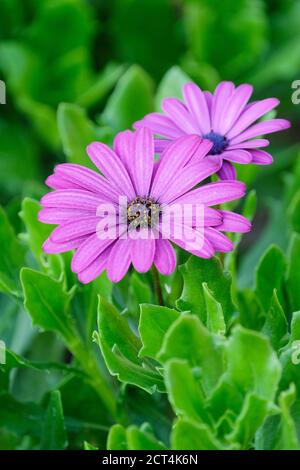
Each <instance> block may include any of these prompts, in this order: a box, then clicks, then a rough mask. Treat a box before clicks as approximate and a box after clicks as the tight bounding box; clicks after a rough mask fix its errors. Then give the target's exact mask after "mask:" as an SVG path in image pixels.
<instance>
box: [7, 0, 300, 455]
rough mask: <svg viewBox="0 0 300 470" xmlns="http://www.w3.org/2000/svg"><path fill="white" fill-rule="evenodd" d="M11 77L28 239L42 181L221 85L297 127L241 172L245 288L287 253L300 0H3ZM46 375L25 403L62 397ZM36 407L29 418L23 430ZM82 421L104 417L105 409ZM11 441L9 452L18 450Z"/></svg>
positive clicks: (295, 222) (14, 176)
mask: <svg viewBox="0 0 300 470" xmlns="http://www.w3.org/2000/svg"><path fill="white" fill-rule="evenodd" d="M0 79H1V80H3V81H4V82H5V84H6V104H3V105H0V203H1V205H3V206H4V208H5V210H6V212H7V215H8V217H9V220H10V222H11V224H12V225H13V226H14V228H15V230H16V232H17V233H20V232H23V231H24V226H23V225H22V220H21V218H20V217H19V215H18V214H19V212H20V210H21V203H22V200H23V198H24V197H26V196H29V197H33V198H35V199H37V198H39V197H40V196H41V195H42V194H43V193H44V192H45V191H46V187H45V186H44V183H43V181H44V179H45V178H46V177H47V176H48V175H49V174H50V173H51V172H52V169H53V166H54V165H55V163H57V162H63V161H70V162H77V163H81V164H85V165H90V163H89V161H88V158H87V156H86V154H85V147H86V145H87V144H88V143H89V142H91V141H92V140H102V141H103V142H106V143H108V144H110V143H111V141H112V139H113V137H114V135H115V134H116V133H117V132H118V131H120V130H123V129H126V128H130V127H131V125H132V123H133V122H134V121H135V120H137V119H140V118H141V117H143V116H144V114H146V113H148V112H150V111H153V110H155V109H156V110H159V108H160V101H161V98H163V97H165V96H178V97H180V96H181V87H182V84H183V83H185V82H186V81H188V80H193V81H195V82H196V83H198V84H199V85H200V86H201V87H202V88H204V89H208V90H213V89H214V87H215V86H216V84H217V83H218V82H219V81H220V80H232V81H234V82H235V84H240V83H243V82H249V83H251V84H253V85H254V89H255V92H254V97H253V99H262V98H267V97H271V96H276V97H278V98H279V99H280V100H281V105H280V106H279V108H278V111H277V112H278V116H279V117H284V118H287V119H290V120H291V121H292V128H291V129H290V130H289V131H287V132H284V133H282V134H281V135H272V136H271V142H272V145H271V148H270V152H271V153H272V155H273V156H274V161H275V163H274V164H273V165H272V166H270V167H258V166H251V165H247V166H246V167H242V166H240V167H239V169H238V173H239V177H240V178H241V179H242V180H243V181H245V182H246V183H247V184H248V187H249V189H251V188H255V189H256V190H257V194H258V209H257V214H256V217H255V220H254V229H253V231H252V232H251V234H249V235H247V237H245V239H244V241H243V243H242V246H241V253H242V254H243V256H241V257H240V260H239V261H240V262H239V280H238V281H239V284H240V286H242V287H248V286H249V285H251V283H252V280H253V272H254V270H255V267H256V265H257V262H258V259H259V258H260V256H261V254H262V253H263V252H264V250H265V249H266V247H267V246H268V245H269V244H270V243H277V244H278V245H279V246H280V247H282V248H285V247H286V245H287V240H288V237H289V234H290V231H291V230H294V231H296V232H300V192H299V191H300V159H299V147H300V142H299V135H298V134H299V117H300V104H299V105H296V104H293V103H292V100H291V96H292V93H293V91H294V90H293V89H292V83H293V81H294V80H297V79H300V1H298V0H295V1H293V0H239V1H237V0H219V1H218V0H1V2H0ZM53 269H54V268H53ZM0 309H1V310H0V316H1V322H0V337H1V338H4V339H5V340H6V342H7V344H8V345H9V346H10V347H11V349H13V350H14V351H15V352H17V353H22V354H26V355H27V356H29V357H31V358H37V359H39V360H41V359H48V357H50V358H51V359H54V360H56V359H57V358H59V359H61V356H62V354H65V351H64V348H63V347H62V346H61V343H60V341H59V340H58V339H57V338H55V337H53V335H52V334H51V333H49V332H46V333H43V334H41V335H36V332H35V330H33V329H32V328H31V325H30V320H29V318H28V317H27V316H26V315H24V312H23V314H20V313H19V314H18V315H17V314H16V312H17V310H18V309H17V308H16V306H15V304H13V303H12V302H10V301H9V299H8V297H4V296H1V294H0ZM65 359H66V361H67V360H68V358H65ZM34 377H35V376H34V373H33V372H32V377H31V376H29V377H28V376H26V380H23V381H22V372H21V375H20V377H19V379H18V382H15V389H14V395H15V396H16V397H17V398H19V399H21V400H28V399H30V400H33V401H35V400H37V401H38V400H39V399H40V398H41V397H42V396H43V393H44V392H45V390H48V389H50V388H51V381H50V382H49V380H48V381H47V380H46V381H45V382H43V383H39V385H35V386H34V387H33V385H32V383H35V382H32V381H34ZM31 379H32V381H31ZM51 380H52V381H53V382H55V377H54V378H53V377H52V378H51ZM75 386H76V384H75ZM68 387H69V388H70V389H73V388H74V383H72V384H71V385H70V384H68V383H67V384H66V385H65V386H63V387H62V388H61V392H62V394H65V395H66V396H67V397H68V401H66V402H65V404H64V407H65V408H66V407H68V408H67V409H66V410H65V411H66V412H67V414H69V415H71V416H72V413H73V412H74V410H76V412H77V410H78V407H79V408H80V406H79V405H78V403H77V402H76V401H74V403H72V400H70V396H72V393H70V390H69V389H68ZM89 393H91V392H90V391H88V392H87V396H88V394H89ZM126 393H127V392H126ZM126 393H125V392H124V395H125V394H126ZM134 393H135V395H134V394H132V397H131V398H129V397H126V399H127V400H128V401H129V402H130V400H131V402H134V401H136V404H139V403H140V404H141V406H142V407H143V405H144V398H143V397H142V398H139V392H138V391H136V392H134ZM123 398H124V397H123ZM92 399H94V397H93V396H92V397H90V400H92ZM88 400H89V398H88V399H86V397H85V403H87V402H88ZM124 400H125V399H124ZM139 400H140V401H139ZM7 406H8V407H9V406H10V405H9V404H8V405H7ZM124 406H125V405H124ZM157 406H158V405H157ZM72 407H73V408H72ZM154 408H155V407H154ZM31 411H32V410H31V409H26V410H23V409H22V412H23V413H24V422H26V419H27V418H26V417H27V416H28V414H30V413H31ZM20 413H21V410H20ZM136 413H137V414H138V412H137V411H136ZM151 413H152V412H149V416H150V415H151ZM75 414H76V413H75ZM82 415H83V416H84V418H85V419H86V420H92V419H93V409H92V408H84V409H82ZM77 418H78V419H79V418H80V417H78V415H77ZM10 419H11V417H10ZM78 422H79V421H78ZM21 423H22V421H21ZM76 425H77V426H78V423H77V424H76V422H71V423H69V426H70V427H71V428H72V426H73V427H74V428H76ZM25 428H26V426H25ZM22 429H23V428H22ZM96 429H97V428H96ZM99 429H100V431H101V426H100V428H99ZM0 437H1V433H0ZM3 439H4V440H3V442H2V443H1V446H3V447H5V446H13V445H14V444H12V443H11V442H9V443H8V442H7V443H6V442H5V436H4V438H3ZM0 441H1V440H0ZM81 442H82V439H81V440H80V443H79V441H78V442H74V443H72V445H73V447H77V446H80V445H81ZM18 445H19V446H20V447H22V448H23V447H24V448H26V442H22V443H21V444H20V443H18Z"/></svg>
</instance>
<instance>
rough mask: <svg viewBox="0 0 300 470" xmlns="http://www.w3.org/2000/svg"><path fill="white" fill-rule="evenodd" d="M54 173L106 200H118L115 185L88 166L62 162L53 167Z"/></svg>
mask: <svg viewBox="0 0 300 470" xmlns="http://www.w3.org/2000/svg"><path fill="white" fill-rule="evenodd" d="M55 175H57V176H60V177H62V178H64V179H66V180H67V181H70V184H71V183H73V184H75V185H77V186H78V187H79V188H80V189H87V190H89V191H92V192H94V193H96V194H100V195H101V196H102V197H103V198H105V199H107V200H114V201H115V202H118V196H119V193H118V191H117V189H116V187H114V186H113V185H112V184H110V182H109V181H108V180H107V179H106V178H104V177H103V176H101V175H99V174H98V173H96V172H95V171H93V170H90V169H89V168H86V167H84V166H81V165H77V164H74V163H63V164H61V165H57V166H56V167H55Z"/></svg>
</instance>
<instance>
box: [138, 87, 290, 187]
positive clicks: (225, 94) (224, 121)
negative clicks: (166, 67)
mask: <svg viewBox="0 0 300 470" xmlns="http://www.w3.org/2000/svg"><path fill="white" fill-rule="evenodd" d="M252 92H253V87H252V86H251V85H248V84H243V85H240V86H238V87H235V86H234V84H233V83H232V82H221V83H220V84H219V85H218V86H217V87H216V89H215V91H214V93H213V94H211V93H210V92H208V91H202V90H201V88H199V87H198V86H197V85H196V84H195V83H187V84H186V85H184V86H183V98H184V99H183V102H182V101H180V100H178V99H176V98H166V99H164V100H163V102H162V109H163V112H164V114H161V113H150V114H148V115H146V116H145V117H144V118H143V119H142V120H141V121H138V122H136V123H135V124H134V128H135V129H138V128H140V127H148V128H149V129H151V130H152V131H153V132H154V133H155V134H157V136H158V137H160V138H157V139H156V146H155V147H156V152H157V153H160V152H161V151H162V150H164V149H165V148H166V146H167V145H168V144H169V142H170V141H172V140H174V139H177V138H178V137H181V136H183V135H191V134H196V135H199V136H201V137H202V138H204V139H208V140H210V141H211V142H212V144H213V145H212V148H211V151H210V154H211V155H220V157H221V158H222V160H223V165H222V167H221V169H220V171H219V173H218V174H219V177H220V178H221V179H235V178H236V172H235V168H234V166H233V163H243V164H245V163H255V164H257V165H268V164H270V163H272V161H273V158H272V156H271V155H270V154H269V153H267V152H265V151H264V150H261V148H263V147H266V146H267V145H269V141H268V140H267V139H264V138H258V139H257V137H261V136H263V135H265V134H270V133H272V132H278V131H281V130H283V129H287V128H288V127H290V123H289V121H287V120H285V119H269V120H265V121H261V122H258V123H255V121H257V120H258V119H259V118H261V117H262V116H263V115H265V114H266V113H268V112H269V111H271V110H272V109H273V108H275V107H276V106H277V105H278V104H279V100H278V99H276V98H268V99H264V100H261V101H254V102H252V103H248V101H249V99H250V97H251V95H252Z"/></svg>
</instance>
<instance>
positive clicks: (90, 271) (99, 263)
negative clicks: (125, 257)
mask: <svg viewBox="0 0 300 470" xmlns="http://www.w3.org/2000/svg"><path fill="white" fill-rule="evenodd" d="M113 246H114V245H113V244H112V245H110V246H109V247H108V248H106V250H104V251H103V252H102V253H101V255H99V256H98V258H96V259H95V260H94V261H93V262H92V263H91V264H90V265H89V266H88V267H87V268H85V269H84V270H83V271H80V273H78V274H77V276H78V280H79V281H80V282H82V284H88V283H89V282H91V281H93V280H94V279H96V277H98V276H100V274H101V273H102V272H103V271H104V269H105V268H106V265H107V260H108V257H109V254H110V252H111V248H112V247H113Z"/></svg>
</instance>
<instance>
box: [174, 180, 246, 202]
mask: <svg viewBox="0 0 300 470" xmlns="http://www.w3.org/2000/svg"><path fill="white" fill-rule="evenodd" d="M245 192H246V185H245V184H244V183H242V182H240V181H217V182H215V183H208V184H205V185H203V186H201V187H200V188H197V189H194V190H193V191H190V192H189V193H188V194H185V195H184V196H182V197H180V198H179V199H176V202H177V203H181V204H189V203H193V204H205V205H209V206H214V205H216V204H222V203H223V202H227V201H233V200H235V199H239V198H241V197H243V196H244V195H245Z"/></svg>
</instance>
